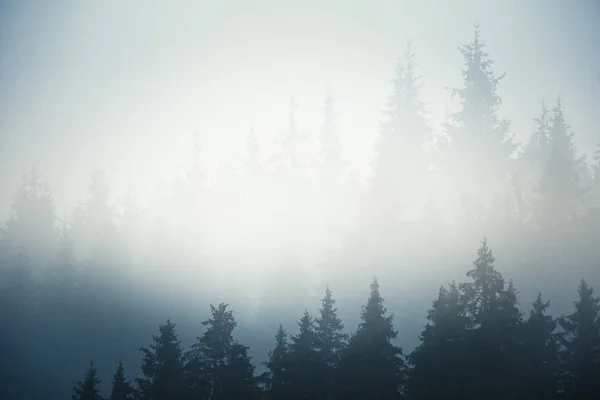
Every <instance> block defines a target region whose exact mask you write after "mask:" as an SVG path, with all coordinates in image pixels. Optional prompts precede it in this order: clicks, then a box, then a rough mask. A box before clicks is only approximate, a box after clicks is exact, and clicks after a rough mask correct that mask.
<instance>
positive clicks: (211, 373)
mask: <svg viewBox="0 0 600 400" xmlns="http://www.w3.org/2000/svg"><path fill="white" fill-rule="evenodd" d="M210 311H211V318H209V319H208V320H206V321H203V322H202V325H204V326H206V327H207V329H206V332H204V334H203V335H202V336H201V337H199V338H198V341H197V342H196V343H195V344H194V345H193V346H192V349H191V351H190V353H189V355H188V358H189V360H190V361H189V363H191V364H190V368H191V369H192V370H196V371H197V372H198V373H199V374H201V375H200V376H197V378H196V380H195V381H196V387H197V388H198V389H205V390H206V393H205V394H204V395H205V396H207V397H208V398H210V399H214V400H226V399H237V398H244V399H249V400H250V399H254V398H257V397H258V396H259V395H260V392H259V390H258V386H257V382H256V379H255V377H254V366H253V365H252V362H251V358H250V357H249V356H248V354H247V351H248V347H246V346H243V345H241V344H239V343H238V342H236V341H235V340H234V339H233V335H232V334H233V330H234V328H235V326H236V324H237V323H236V321H235V318H234V317H233V311H231V310H227V304H224V303H221V304H219V305H218V306H217V307H215V306H213V305H211V306H210Z"/></svg>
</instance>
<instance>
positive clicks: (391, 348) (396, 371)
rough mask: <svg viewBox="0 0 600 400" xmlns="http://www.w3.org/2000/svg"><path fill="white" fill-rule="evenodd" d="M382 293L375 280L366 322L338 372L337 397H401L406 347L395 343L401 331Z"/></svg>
mask: <svg viewBox="0 0 600 400" xmlns="http://www.w3.org/2000/svg"><path fill="white" fill-rule="evenodd" d="M386 313H387V309H386V308H385V306H384V300H383V298H382V297H381V294H380V293H379V282H378V281H377V279H374V280H373V282H372V283H371V291H370V294H369V299H368V300H367V304H366V305H365V306H364V307H363V310H362V313H361V320H362V322H361V323H360V324H359V326H358V329H357V330H356V332H355V333H354V334H353V335H352V336H351V337H350V341H349V343H348V346H347V347H346V348H345V349H344V351H342V353H341V357H340V362H339V366H338V370H337V372H336V383H335V398H336V399H340V400H341V399H347V400H351V399H380V400H388V399H390V400H391V399H397V398H399V397H400V395H401V389H402V384H403V383H404V378H405V365H404V360H403V357H402V349H401V348H400V347H398V346H396V345H394V344H393V343H392V341H393V340H395V339H396V337H397V335H398V332H397V331H396V330H395V329H394V326H393V317H394V316H393V315H386Z"/></svg>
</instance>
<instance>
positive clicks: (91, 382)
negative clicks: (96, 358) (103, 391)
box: [71, 361, 102, 400]
mask: <svg viewBox="0 0 600 400" xmlns="http://www.w3.org/2000/svg"><path fill="white" fill-rule="evenodd" d="M100 382H101V381H100V379H99V378H98V376H97V374H96V367H95V366H94V362H93V361H91V362H90V366H89V368H88V370H87V372H86V373H85V376H84V377H83V381H80V382H78V383H77V385H75V387H74V388H73V395H72V397H71V398H72V399H73V400H102V397H101V396H100V392H99V390H98V385H99V384H100Z"/></svg>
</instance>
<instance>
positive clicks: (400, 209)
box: [0, 28, 600, 382]
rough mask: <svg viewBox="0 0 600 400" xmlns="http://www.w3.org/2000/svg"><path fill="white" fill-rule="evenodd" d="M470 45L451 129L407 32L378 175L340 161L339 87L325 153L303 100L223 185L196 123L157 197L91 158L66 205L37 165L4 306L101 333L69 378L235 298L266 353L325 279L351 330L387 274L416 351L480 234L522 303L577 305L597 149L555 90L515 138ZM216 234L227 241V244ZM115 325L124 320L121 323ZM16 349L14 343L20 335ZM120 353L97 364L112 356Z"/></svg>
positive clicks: (394, 306) (251, 145)
mask: <svg viewBox="0 0 600 400" xmlns="http://www.w3.org/2000/svg"><path fill="white" fill-rule="evenodd" d="M460 51H461V52H462V54H463V56H464V65H463V66H462V71H463V77H464V85H463V86H462V87H459V88H455V89H450V90H451V91H452V94H453V96H454V98H455V100H456V101H457V103H458V104H459V107H458V108H457V110H456V112H454V113H452V114H451V115H449V116H448V118H447V121H445V124H444V125H443V129H442V130H441V131H439V132H438V131H435V130H434V129H433V128H432V127H431V124H430V123H429V121H428V119H427V112H426V104H425V102H424V101H425V99H422V98H421V97H420V96H419V88H420V86H421V84H422V82H423V80H425V79H427V77H420V76H419V73H418V63H417V60H418V48H413V47H412V46H410V45H408V46H407V48H406V51H405V52H404V53H403V54H402V55H401V56H400V57H399V58H398V64H397V68H396V75H395V76H394V77H393V80H392V84H391V88H390V92H391V94H390V97H389V101H388V102H387V104H385V105H383V112H382V117H381V123H380V125H379V126H378V127H374V129H378V131H379V139H378V142H377V144H376V152H375V158H374V160H373V168H372V173H371V174H370V176H369V179H368V181H367V183H366V184H361V183H360V182H359V181H358V180H357V179H356V174H355V173H353V168H352V165H349V164H348V163H347V162H345V161H344V160H342V158H341V156H340V154H341V146H342V143H341V142H340V132H338V130H337V127H336V117H337V115H338V113H340V112H343V110H338V109H337V108H336V103H335V95H334V91H333V89H330V90H328V92H327V95H326V98H325V99H324V107H323V121H324V122H323V127H322V130H321V131H320V132H319V133H318V134H317V138H318V140H319V142H320V144H321V148H320V150H319V151H318V152H317V153H316V154H310V155H307V154H305V153H304V152H303V150H302V149H303V141H304V140H305V139H306V135H307V133H306V132H303V131H302V129H301V121H297V119H296V116H295V111H296V109H297V107H298V106H299V105H297V104H296V103H295V101H294V100H292V101H291V104H290V112H289V126H288V129H287V130H286V132H284V133H282V135H281V138H280V141H279V142H278V147H279V151H278V153H276V154H275V155H274V156H272V157H264V156H262V155H261V154H260V150H259V148H260V146H259V132H255V131H253V130H251V131H250V133H249V135H248V141H247V154H246V156H245V157H244V158H243V159H242V160H239V163H238V164H236V165H231V166H229V167H228V168H224V169H223V170H222V171H220V173H219V174H218V175H217V177H216V178H215V179H213V180H212V181H211V182H210V184H209V183H208V182H207V181H206V179H205V174H204V173H203V163H202V154H203V152H207V151H210V149H203V148H200V147H199V146H198V145H197V143H198V142H197V141H194V140H193V137H192V135H190V149H191V150H190V156H191V157H190V162H189V165H190V167H189V168H188V171H187V173H186V174H185V175H184V176H181V177H179V178H178V179H176V180H175V181H173V182H171V183H169V184H165V185H162V186H160V187H157V189H156V191H155V194H154V195H153V198H152V199H151V201H149V202H148V204H149V207H147V208H145V209H142V208H141V207H139V206H138V201H137V200H138V199H135V198H134V197H133V196H131V195H129V194H128V193H121V194H119V193H113V192H112V191H111V187H110V182H109V180H108V179H107V177H106V176H105V174H104V173H103V171H93V172H91V177H90V184H89V191H88V193H85V194H82V197H81V201H80V203H79V205H78V206H77V207H76V208H75V209H74V210H68V211H67V212H65V213H62V212H60V211H59V209H58V207H57V206H56V205H55V203H54V200H53V196H52V190H51V188H50V187H49V186H48V184H47V183H46V182H45V179H44V171H40V170H38V169H36V168H35V167H34V168H32V169H31V170H29V171H26V172H25V173H24V174H23V179H22V184H21V186H20V187H19V188H18V190H17V192H16V193H15V194H14V200H13V204H12V209H11V215H10V217H9V219H8V220H7V221H6V224H5V226H4V229H3V230H2V231H1V232H0V234H1V236H0V238H1V242H0V266H1V269H0V285H1V290H2V299H1V301H2V304H3V310H4V311H5V312H6V313H7V314H5V315H13V314H12V312H16V311H15V310H17V309H18V310H21V309H22V311H23V313H22V314H18V313H17V314H18V315H22V316H24V317H23V321H22V323H23V324H24V325H23V326H21V327H20V328H18V327H19V325H18V324H16V325H14V330H11V331H10V332H11V333H10V334H7V335H8V336H7V338H9V339H11V340H15V341H16V340H20V341H21V344H23V345H24V343H30V342H36V343H37V340H34V339H35V338H36V337H37V336H36V335H37V334H39V332H33V331H28V332H27V333H25V334H21V333H20V332H22V331H20V330H19V329H25V327H30V328H31V327H33V326H36V324H42V325H40V326H45V327H48V326H54V325H56V326H60V324H61V322H60V319H61V318H64V319H65V321H63V322H64V323H65V324H67V325H68V323H73V321H76V320H78V319H77V318H80V319H81V321H84V320H85V321H87V322H86V323H83V322H82V323H81V324H80V325H81V329H84V330H85V329H88V330H89V332H92V333H90V336H89V337H88V338H87V340H89V343H94V344H93V345H91V344H90V346H89V349H90V352H91V353H94V354H89V355H87V354H86V355H81V356H80V357H79V356H78V357H75V358H73V359H72V360H71V361H70V362H69V364H70V365H69V368H70V369H69V372H66V373H65V374H66V375H69V378H68V379H71V382H72V381H73V379H72V378H73V377H74V376H75V375H76V374H79V375H80V372H81V363H82V362H83V360H84V359H87V360H88V361H86V363H87V362H89V359H90V358H98V357H95V355H97V354H101V353H102V352H103V351H104V352H108V353H107V354H111V356H110V357H112V358H114V357H121V355H120V354H121V353H119V351H115V352H114V353H111V351H112V350H108V349H109V347H110V346H108V344H107V343H109V342H110V340H115V341H119V340H121V342H120V343H121V344H120V345H119V346H117V347H119V348H121V349H123V348H128V350H127V351H128V352H129V353H128V355H127V356H126V358H127V357H130V359H133V360H135V359H137V358H139V355H137V351H136V350H137V347H136V346H139V344H140V343H139V340H141V338H144V337H145V336H144V335H146V334H147V333H148V331H147V329H153V328H150V327H154V326H155V324H156V323H157V322H158V321H162V320H164V319H165V317H167V316H169V317H173V318H175V317H176V316H180V318H175V319H177V320H178V321H180V320H181V319H183V318H185V319H187V320H188V321H190V320H191V319H193V320H194V321H195V322H189V324H188V328H190V327H193V328H194V329H196V332H195V333H190V335H189V337H188V339H189V338H191V337H194V336H196V335H197V334H198V332H197V331H198V329H197V328H198V321H196V320H198V318H197V317H198V315H203V314H205V313H206V304H208V303H212V304H217V303H219V302H227V303H229V304H231V306H232V307H233V308H234V309H235V310H236V312H237V315H238V320H239V321H240V324H241V325H243V326H244V325H245V326H247V327H256V326H259V328H252V329H257V330H258V332H260V335H259V336H261V337H263V338H265V339H260V340H257V343H260V344H259V349H258V350H256V354H252V355H253V356H255V357H256V358H257V360H258V361H262V360H264V357H265V354H266V353H265V351H263V350H264V348H265V346H268V345H270V344H269V343H270V342H269V340H270V339H269V338H270V337H272V333H273V329H274V327H275V326H276V324H278V323H280V322H290V321H293V320H294V318H295V317H296V316H297V315H299V314H300V313H301V312H302V310H303V309H305V308H309V309H314V305H315V300H318V298H319V297H320V296H321V295H322V291H323V288H324V287H325V285H326V284H329V285H331V286H332V287H333V288H335V290H336V293H337V299H338V304H340V308H341V313H342V314H343V316H344V320H345V321H346V326H347V327H349V328H350V329H352V328H351V327H353V326H355V325H356V323H358V322H359V318H358V315H354V314H356V313H355V310H356V309H357V307H359V306H360V304H361V303H362V302H363V301H364V285H365V282H368V281H369V280H370V279H372V278H373V277H374V276H377V277H378V278H379V280H380V282H382V285H384V287H386V288H388V290H389V291H390V292H391V293H390V294H389V295H388V296H386V300H387V301H388V304H389V305H388V307H389V308H390V310H392V311H393V312H394V314H396V315H397V316H396V321H397V323H398V324H399V326H398V329H399V331H400V335H399V342H401V343H402V344H403V346H404V347H406V348H412V347H414V346H416V345H417V344H418V340H417V338H418V332H419V331H420V327H421V326H422V325H423V322H424V318H425V315H426V310H427V308H428V306H429V304H430V301H431V299H432V298H433V297H434V296H435V294H436V293H437V289H438V288H439V285H441V284H445V283H447V282H449V281H451V280H453V279H456V280H460V279H462V278H463V276H464V272H465V266H467V265H468V264H469V263H470V262H471V260H472V252H473V249H474V246H475V245H476V244H477V243H478V242H479V241H480V240H482V239H483V238H484V237H487V238H488V239H489V240H490V242H491V243H492V244H493V246H494V250H495V252H496V254H498V255H499V256H498V264H499V265H500V266H501V267H500V268H501V270H502V272H503V274H505V275H506V276H510V277H511V278H513V279H514V281H515V282H516V285H517V287H519V289H520V292H521V299H522V304H525V305H528V304H531V301H533V299H534V298H535V295H536V294H537V292H538V291H543V292H544V293H548V295H549V298H551V299H552V300H553V304H552V307H551V309H550V311H551V312H552V313H553V314H556V315H558V314H561V313H567V312H569V311H570V310H571V308H572V301H573V296H572V293H571V292H573V291H572V290H571V291H570V292H569V293H567V294H565V293H564V289H565V288H569V289H570V288H574V287H576V285H577V283H578V282H579V280H580V279H581V278H586V279H587V280H588V282H589V283H590V284H591V286H595V283H596V282H597V281H598V275H599V274H598V262H599V261H600V257H599V256H600V254H599V252H598V250H597V249H598V244H600V243H599V242H600V239H599V237H598V234H597V233H598V228H599V227H600V208H599V207H600V175H599V174H598V172H599V171H600V157H598V156H595V157H594V158H593V159H588V158H587V157H585V156H584V155H583V154H582V153H581V152H580V151H579V150H578V149H577V148H576V147H575V144H574V135H575V133H574V130H575V129H576V127H571V126H570V125H569V121H568V116H569V105H568V103H565V104H563V102H562V101H561V99H560V94H559V93H557V94H556V98H554V99H540V106H539V114H538V115H532V123H531V133H530V135H529V139H528V140H527V141H525V142H523V143H518V142H516V141H515V140H514V133H513V132H512V130H511V126H510V121H509V119H507V118H504V117H501V106H502V101H501V98H500V97H499V96H498V94H497V87H498V85H501V84H502V79H510V76H507V77H506V78H505V77H504V75H503V74H502V73H501V72H498V71H494V68H493V62H492V58H491V57H490V56H489V55H488V54H487V48H486V47H485V46H484V44H483V42H482V41H481V39H480V36H479V29H478V28H477V29H476V30H475V32H474V36H473V38H472V40H471V41H470V42H469V43H468V44H466V45H464V46H461V47H460ZM449 67H452V66H449ZM455 68H461V66H455ZM599 149H600V148H599ZM595 154H596V155H600V152H596V153H595ZM157 162H160V160H157ZM3 195H10V194H7V193H4V194H3ZM215 237H222V238H229V239H230V244H229V245H228V242H227V240H224V241H223V240H221V241H219V242H218V243H219V245H218V246H216V245H214V243H217V242H216V241H214V240H213V241H211V238H212V239H214V238H215ZM596 286H597V285H596ZM58 304H60V305H61V307H70V308H69V309H70V310H71V311H69V312H66V311H64V309H63V308H60V307H58V306H57V305H58ZM134 310H135V311H134ZM50 311H52V312H50ZM17 314H15V315H17ZM280 316H283V317H280ZM346 316H348V318H346ZM15 318H16V317H15ZM201 319H202V318H201ZM68 321H71V322H68ZM100 321H105V323H101V322H100ZM106 321H113V322H115V321H119V322H118V324H121V325H119V326H115V327H114V329H115V331H113V332H112V333H108V332H109V331H111V328H110V327H108V326H106ZM4 322H8V321H4ZM67 322H68V323H67ZM31 324H33V325H31ZM44 324H46V325H44ZM86 324H87V325H86ZM128 324H129V325H128ZM180 324H181V325H185V324H186V322H185V321H181V322H180ZM65 326H66V325H65ZM141 326H143V327H144V328H143V329H142V328H140V327H141ZM86 327H87V328H86ZM144 329H146V330H144ZM241 329H242V328H240V330H241ZM103 330H105V331H106V332H104V333H102V334H101V333H100V332H102V331H103ZM50 331H51V330H49V331H48V332H50ZM117 331H119V332H121V333H120V334H117V333H115V332H117ZM142 331H144V332H143V334H142ZM250 331H251V328H248V332H250ZM55 333H56V334H57V335H58V334H59V333H61V334H65V332H63V331H61V329H59V328H57V332H55ZM124 333H126V334H127V335H129V336H128V338H125V337H124V336H123V334H124ZM267 333H268V335H267ZM49 334H50V333H49ZM69 334H70V335H73V332H70V333H69ZM107 335H108V336H107ZM119 335H121V336H119ZM127 335H125V336H127ZM249 335H250V334H249ZM267 336H268V338H267ZM100 338H101V339H102V341H103V343H102V344H100ZM78 340H80V341H79V342H78V343H79V344H80V346H84V343H87V342H86V339H82V338H79V339H78ZM28 341H30V342H28ZM15 343H16V342H15ZM125 343H127V344H128V346H126V345H125ZM5 344H7V346H8V347H7V348H10V349H11V354H12V352H13V351H15V349H17V348H21V347H19V346H12V344H13V343H11V342H6V343H5ZM248 344H252V343H248ZM38 346H39V344H38ZM59 347H60V346H59ZM251 347H252V346H251ZM103 349H104V350H103ZM77 351H79V350H77ZM50 353H52V351H51V350H48V354H50ZM113 355H114V357H113ZM110 357H109V358H110ZM25 358H27V357H25ZM67 358H68V357H67ZM75 359H78V361H77V362H78V363H79V364H77V366H75V364H76V363H77V362H75V361H74V360H75ZM113 361H114V360H106V361H102V360H100V359H98V360H97V363H100V364H99V365H100V366H101V368H102V363H103V362H105V363H106V364H104V365H105V367H106V368H108V365H109V364H110V365H112V364H111V362H113ZM23 365H28V364H27V363H25V362H24V364H23ZM84 367H85V365H84ZM111 368H112V367H111ZM56 379H59V378H56ZM68 379H67V378H66V377H65V378H64V381H67V380H68ZM64 381H63V382H64Z"/></svg>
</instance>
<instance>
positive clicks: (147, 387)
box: [136, 320, 184, 400]
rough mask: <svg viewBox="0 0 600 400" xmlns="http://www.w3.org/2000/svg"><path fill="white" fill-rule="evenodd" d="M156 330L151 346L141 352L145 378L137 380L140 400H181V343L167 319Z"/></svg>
mask: <svg viewBox="0 0 600 400" xmlns="http://www.w3.org/2000/svg"><path fill="white" fill-rule="evenodd" d="M158 330H159V335H158V336H154V335H153V336H152V340H153V343H152V344H151V345H150V346H149V347H147V348H145V347H142V348H141V349H140V350H141V351H142V353H143V354H144V358H143V360H142V374H143V376H144V377H143V378H138V379H136V382H137V385H138V391H139V395H140V400H180V399H182V398H183V389H184V388H183V357H182V350H181V342H180V341H179V339H178V337H177V333H176V331H175V324H174V323H172V322H171V321H170V320H167V322H166V323H165V324H163V325H160V326H159V328H158Z"/></svg>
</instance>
